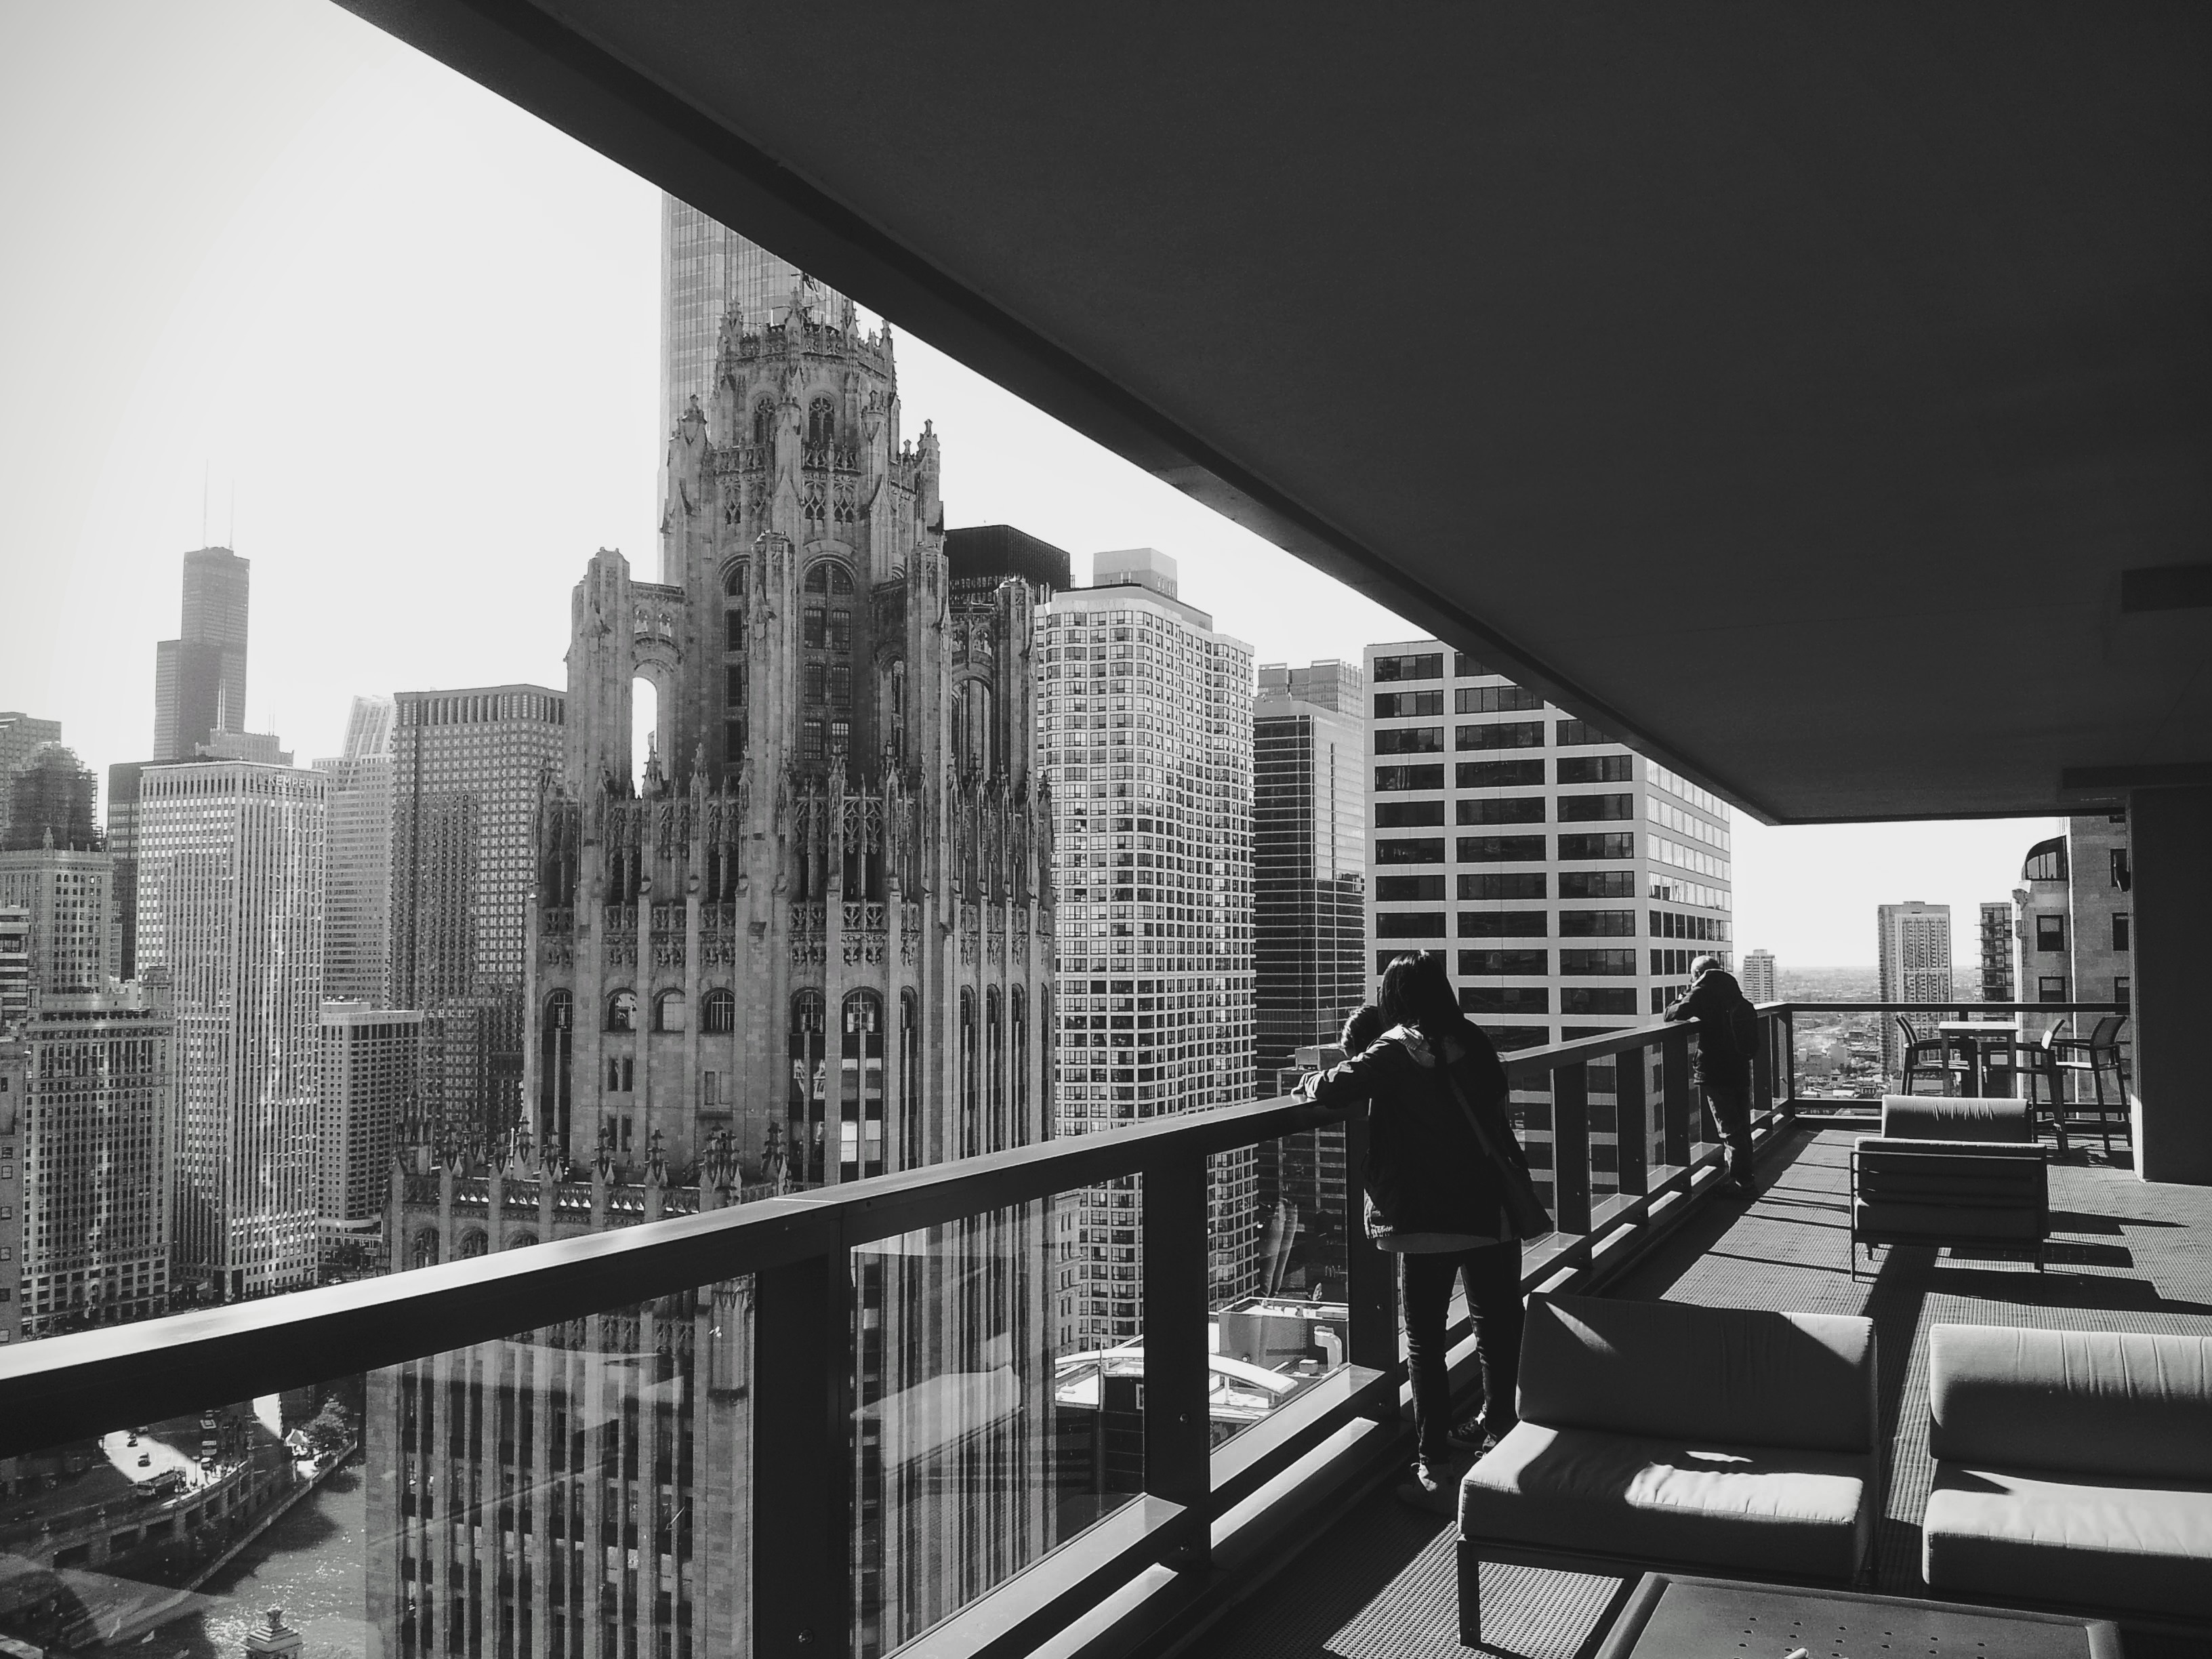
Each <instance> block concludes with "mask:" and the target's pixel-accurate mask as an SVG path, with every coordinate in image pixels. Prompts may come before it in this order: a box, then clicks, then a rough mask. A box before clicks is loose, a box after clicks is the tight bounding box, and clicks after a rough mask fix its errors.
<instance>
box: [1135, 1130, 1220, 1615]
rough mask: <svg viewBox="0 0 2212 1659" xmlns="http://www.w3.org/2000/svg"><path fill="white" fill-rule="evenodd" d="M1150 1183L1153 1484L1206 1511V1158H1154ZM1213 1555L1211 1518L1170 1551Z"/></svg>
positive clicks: (1189, 1556)
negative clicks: (1157, 1160)
mask: <svg viewBox="0 0 2212 1659" xmlns="http://www.w3.org/2000/svg"><path fill="white" fill-rule="evenodd" d="M1144 1186H1145V1200H1144V1214H1145V1490H1146V1492H1150V1493H1151V1494H1152V1496H1153V1497H1155V1498H1166V1499H1168V1500H1169V1501H1170V1502H1171V1503H1176V1504H1182V1506H1183V1507H1184V1508H1185V1509H1186V1510H1190V1511H1191V1512H1192V1513H1193V1514H1194V1515H1197V1516H1203V1515H1204V1514H1205V1510H1206V1500H1207V1498H1209V1497H1210V1496H1211V1494H1212V1488H1213V1468H1212V1455H1211V1454H1212V1447H1211V1445H1210V1444H1209V1443H1208V1436H1207V1424H1206V1384H1207V1383H1208V1381H1209V1376H1208V1372H1207V1369H1206V1278H1207V1271H1206V1270H1207V1264H1208V1260H1209V1257H1208V1253H1207V1249H1206V1156H1205V1154H1204V1153H1202V1152H1182V1153H1177V1154H1176V1155H1174V1156H1173V1157H1170V1158H1164V1159H1163V1160H1162V1161H1161V1162H1159V1163H1157V1164H1147V1165H1146V1168H1145V1175H1144ZM1211 1554H1212V1535H1211V1533H1210V1531H1209V1530H1208V1528H1206V1526H1205V1525H1204V1524H1202V1523H1201V1524H1199V1525H1196V1526H1194V1527H1193V1528H1192V1529H1191V1530H1190V1532H1189V1534H1188V1537H1187V1540H1186V1541H1185V1542H1184V1544H1183V1545H1182V1547H1180V1548H1179V1549H1177V1550H1176V1551H1175V1552H1173V1553H1170V1556H1169V1557H1168V1560H1167V1564H1168V1565H1170V1566H1171V1567H1174V1568H1176V1570H1178V1571H1190V1570H1192V1569H1194V1568H1202V1567H1204V1566H1205V1565H1206V1564H1207V1561H1208V1559H1210V1557H1211Z"/></svg>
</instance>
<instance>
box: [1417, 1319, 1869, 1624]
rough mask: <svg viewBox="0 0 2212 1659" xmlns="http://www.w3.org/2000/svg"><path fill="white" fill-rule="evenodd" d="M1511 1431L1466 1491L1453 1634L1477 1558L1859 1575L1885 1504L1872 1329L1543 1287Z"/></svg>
mask: <svg viewBox="0 0 2212 1659" xmlns="http://www.w3.org/2000/svg"><path fill="white" fill-rule="evenodd" d="M1520 1416H1521V1420H1520V1422H1519V1424H1518V1425H1516V1427H1515V1428H1514V1429H1513V1430H1512V1431H1510V1433H1508V1434H1507V1435H1506V1436H1505V1437H1504V1439H1502V1440H1500V1441H1499V1442H1498V1444H1497V1445H1496V1446H1495V1447H1493V1448H1492V1449H1491V1451H1490V1452H1489V1453H1488V1454H1487V1455H1485V1456H1484V1457H1482V1458H1481V1459H1480V1460H1479V1461H1478V1462H1476V1463H1475V1465H1474V1468H1471V1469H1469V1470H1468V1473H1467V1475H1466V1477H1465V1479H1464V1480H1462V1482H1461V1484H1460V1494H1459V1597H1460V1602H1459V1607H1460V1639H1461V1640H1462V1642H1464V1643H1467V1644H1469V1645H1474V1644H1477V1643H1479V1642H1480V1639H1481V1633H1482V1596H1481V1563H1482V1562H1483V1561H1485V1560H1491V1561H1501V1562H1510V1563H1520V1564H1524V1565H1537V1566H1549V1567H1559V1568H1564V1569H1566V1570H1569V1571H1588V1572H1617V1573H1620V1574H1622V1575H1630V1574H1635V1573H1639V1572H1642V1571H1645V1570H1647V1569H1649V1568H1652V1567H1670V1566H1671V1567H1682V1568H1689V1569H1693V1570H1694V1569H1711V1570H1715V1571H1724V1572H1726V1573H1728V1574H1729V1575H1730V1576H1732V1577H1741V1578H1763V1579H1766V1580H1769V1581H1771V1582H1776V1583H1808V1584H1837V1585H1848V1584H1849V1583H1852V1582H1854V1581H1855V1580H1857V1579H1858V1578H1860V1577H1862V1576H1863V1573H1864V1571H1865V1570H1866V1567H1867V1565H1868V1562H1869V1559H1870V1554H1869V1553H1870V1551H1871V1549H1872V1546H1873V1542H1874V1525H1875V1515H1876V1513H1877V1510H1878V1508H1879V1505H1880V1503H1881V1446H1880V1441H1879V1438H1878V1436H1877V1432H1876V1430H1877V1424H1878V1421H1879V1412H1878V1408H1877V1406H1876V1393H1875V1338H1874V1325H1873V1322H1871V1321H1869V1320H1866V1319H1863V1318H1857V1317H1847V1316H1838V1315H1825V1314H1793V1313H1774V1312H1769V1311H1765V1310H1753V1309H1739V1308H1704V1307H1697V1306H1693V1305H1691V1304H1686V1303H1679V1302H1632V1301H1613V1300H1608V1299H1604V1298H1598V1297H1573V1296H1534V1297H1530V1298H1529V1302H1528V1333H1527V1336H1526V1339H1525V1341H1524V1345H1523V1347H1522V1357H1521V1387H1520Z"/></svg>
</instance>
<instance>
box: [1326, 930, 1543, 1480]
mask: <svg viewBox="0 0 2212 1659" xmlns="http://www.w3.org/2000/svg"><path fill="white" fill-rule="evenodd" d="M1382 1004H1383V1006H1382V1018H1383V1022H1385V1023H1387V1024H1388V1026H1389V1029H1388V1030H1385V1031H1383V1034H1382V1035H1381V1036H1379V1037H1376V1039H1375V1040H1374V1041H1373V1042H1370V1043H1369V1044H1367V1045H1366V1046H1365V1047H1364V1048H1363V1049H1362V1050H1361V1051H1360V1052H1359V1053H1358V1054H1352V1057H1351V1058H1349V1059H1347V1060H1344V1061H1342V1062H1341V1063H1340V1064H1339V1065H1336V1066H1331V1067H1330V1068H1329V1069H1328V1070H1327V1071H1325V1072H1316V1073H1309V1074H1308V1075H1307V1076H1306V1077H1305V1078H1304V1079H1301V1080H1300V1082H1299V1085H1298V1092H1299V1094H1300V1095H1302V1096H1303V1097H1305V1098H1306V1099H1309V1100H1311V1101H1313V1102H1314V1103H1316V1105H1319V1106H1322V1107H1327V1108H1331V1109H1334V1110H1335V1111H1337V1112H1340V1113H1341V1112H1347V1111H1352V1110H1357V1109H1358V1108H1359V1107H1361V1106H1363V1105H1364V1106H1365V1107H1366V1109H1367V1114H1368V1124H1369V1127H1368V1135H1367V1161H1366V1165H1365V1167H1364V1168H1363V1169H1362V1170H1360V1172H1359V1173H1360V1184H1361V1185H1362V1186H1363V1187H1364V1188H1365V1189H1366V1195H1367V1204H1366V1221H1367V1232H1368V1236H1369V1237H1370V1238H1372V1239H1373V1240H1374V1241H1375V1243H1376V1246H1377V1247H1378V1248H1380V1249H1384V1250H1388V1251H1390V1252H1391V1253H1392V1254H1394V1255H1397V1256H1399V1257H1400V1258H1401V1260H1402V1261H1404V1263H1405V1267H1404V1279H1405V1297H1406V1340H1407V1351H1408V1352H1407V1358H1408V1361H1409V1364H1410V1369H1411V1370H1412V1373H1413V1427H1414V1435H1415V1443H1416V1454H1415V1459H1414V1464H1413V1477H1412V1479H1411V1480H1408V1481H1407V1482H1406V1483H1404V1484H1403V1485H1401V1486H1400V1487H1399V1488H1398V1494H1399V1496H1400V1497H1401V1498H1404V1499H1406V1500H1407V1502H1409V1503H1413V1504H1419V1505H1420V1506H1421V1507H1422V1508H1425V1509H1437V1510H1449V1509H1450V1508H1451V1505H1452V1465H1453V1460H1454V1455H1455V1453H1458V1454H1465V1453H1472V1452H1475V1451H1479V1450H1480V1449H1481V1446H1482V1443H1483V1441H1484V1440H1485V1439H1486V1438H1490V1437H1501V1436H1503V1435H1504V1434H1505V1433H1506V1432H1507V1431H1509V1430H1510V1429H1511V1428H1512V1427H1513V1425H1514V1421H1515V1414H1514V1389H1515V1383H1516V1378H1517V1377H1518V1375H1519V1372H1520V1368H1521V1324H1522V1305H1521V1241H1522V1239H1523V1238H1527V1237H1536V1236H1539V1235H1541V1234H1543V1233H1545V1232H1547V1231H1550V1229H1551V1218H1550V1217H1549V1216H1548V1215H1547V1213H1546V1212H1545V1209H1544V1206H1543V1203H1542V1201H1541V1200H1539V1199H1538V1198H1537V1196H1536V1187H1535V1182H1534V1179H1533V1178H1532V1177H1531V1176H1530V1175H1529V1172H1528V1158H1527V1157H1526V1156H1525V1155H1524V1154H1523V1153H1522V1150H1521V1143H1520V1142H1519V1141H1518V1140H1517V1139H1515V1138H1514V1134H1513V1125H1512V1121H1511V1120H1510V1118H1509V1117H1508V1115H1507V1113H1506V1100H1507V1097H1508V1093H1509V1091H1508V1088H1507V1085H1506V1081H1505V1068H1504V1066H1503V1065H1502V1064H1500V1063H1499V1060H1498V1051H1497V1049H1495V1048H1492V1046H1491V1042H1490V1039H1489V1038H1488V1037H1487V1036H1485V1035H1484V1034H1483V1032H1482V1030H1480V1027H1478V1026H1476V1025H1475V1024H1473V1023H1472V1022H1471V1021H1470V1020H1468V1018H1467V1016H1466V1015H1465V1014H1463V1013H1462V1012H1460V1006H1459V1000H1458V998H1457V997H1456V996H1455V995H1454V994H1453V992H1452V987H1451V981H1450V979H1449V976H1448V975H1446V973H1445V972H1444V959H1443V957H1442V956H1441V955H1439V954H1437V952H1435V951H1425V952H1423V953H1422V954H1421V955H1419V956H1403V957H1398V958H1397V959H1395V961H1393V962H1392V963H1390V965H1389V968H1388V969H1385V970H1384V972H1383V998H1382ZM1358 1018H1359V1017H1358V1016H1357V1015H1355V1016H1354V1017H1353V1021H1352V1023H1351V1024H1347V1025H1346V1028H1345V1030H1346V1042H1345V1047H1346V1049H1347V1050H1348V1049H1350V1048H1352V1047H1353V1038H1354V1037H1355V1036H1359V1035H1364V1033H1361V1032H1358V1031H1356V1030H1355V1029H1354V1028H1355V1026H1356V1025H1357V1024H1358ZM1455 1279H1465V1281H1466V1284H1467V1300H1468V1309H1469V1310H1470V1311H1471V1312H1472V1313H1473V1315H1474V1332H1475V1352H1476V1358H1477V1360H1478V1362H1479V1364H1480V1370H1481V1374H1482V1400H1483V1407H1482V1415H1481V1418H1480V1433H1479V1434H1477V1435H1476V1436H1475V1437H1473V1438H1472V1439H1460V1438H1457V1437H1455V1436H1454V1435H1453V1434H1452V1432H1451V1399H1450V1380H1449V1375H1448V1373H1447V1372H1446V1370H1445V1357H1446V1352H1447V1343H1446V1340H1445V1336H1444V1325H1445V1316H1446V1312H1447V1310H1449V1306H1450V1303H1451V1291H1452V1283H1453V1281H1454V1280H1455Z"/></svg>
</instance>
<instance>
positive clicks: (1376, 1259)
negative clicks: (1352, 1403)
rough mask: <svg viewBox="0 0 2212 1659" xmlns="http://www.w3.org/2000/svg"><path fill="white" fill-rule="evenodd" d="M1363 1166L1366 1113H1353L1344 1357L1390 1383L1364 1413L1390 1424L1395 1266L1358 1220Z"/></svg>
mask: <svg viewBox="0 0 2212 1659" xmlns="http://www.w3.org/2000/svg"><path fill="white" fill-rule="evenodd" d="M1366 1167H1367V1115H1366V1114H1365V1113H1364V1112H1357V1113H1354V1114H1353V1115H1352V1116H1351V1117H1349V1118H1346V1120H1345V1124H1344V1172H1345V1182H1346V1193H1345V1202H1346V1209H1347V1211H1348V1212H1349V1213H1348V1214H1347V1215H1346V1218H1345V1224H1344V1250H1345V1281H1346V1283H1345V1290H1346V1300H1347V1301H1348V1302H1349V1303H1350V1304H1351V1306H1350V1308H1349V1310H1348V1312H1349V1315H1350V1318H1351V1324H1352V1329H1351V1331H1350V1333H1349V1334H1348V1338H1347V1340H1346V1343H1345V1350H1346V1352H1345V1358H1346V1359H1348V1360H1350V1361H1351V1362H1352V1364H1355V1365H1365V1366H1369V1367H1370V1368H1372V1369H1373V1370H1378V1371H1381V1372H1382V1373H1383V1375H1384V1376H1388V1377H1389V1379H1390V1382H1391V1386H1389V1388H1386V1389H1381V1390H1378V1391H1377V1392H1376V1395H1375V1397H1374V1399H1373V1400H1372V1401H1370V1402H1369V1405H1368V1409H1367V1415H1369V1416H1370V1417H1371V1418H1374V1419H1376V1421H1378V1422H1388V1421H1389V1420H1390V1419H1393V1418H1395V1417H1396V1416H1397V1414H1398V1389H1397V1386H1396V1385H1397V1383H1398V1382H1399V1380H1400V1377H1401V1372H1402V1369H1403V1368H1402V1367H1401V1364H1400V1363H1399V1359H1398V1264H1397V1260H1396V1258H1395V1257H1394V1256H1391V1255H1387V1254H1386V1253H1384V1252H1383V1251H1382V1250H1379V1249H1376V1247H1375V1242H1374V1240H1372V1239H1370V1238H1369V1237H1367V1228H1366V1226H1365V1225H1364V1222H1363V1220H1362V1211H1363V1210H1364V1204H1363V1202H1362V1196H1361V1193H1360V1187H1359V1172H1360V1171H1361V1170H1364V1169H1365V1168H1366Z"/></svg>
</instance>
